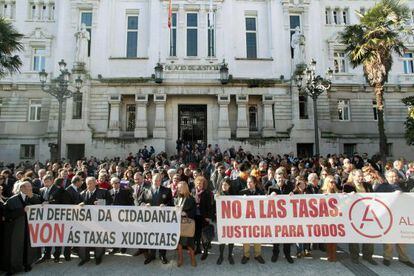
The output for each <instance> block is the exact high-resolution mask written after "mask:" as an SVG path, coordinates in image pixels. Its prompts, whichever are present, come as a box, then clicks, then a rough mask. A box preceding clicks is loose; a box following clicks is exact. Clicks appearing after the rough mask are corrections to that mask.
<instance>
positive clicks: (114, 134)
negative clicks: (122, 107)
mask: <svg viewBox="0 0 414 276" xmlns="http://www.w3.org/2000/svg"><path fill="white" fill-rule="evenodd" d="M107 136H108V137H110V138H119V136H121V132H120V131H119V130H109V131H108V133H107Z"/></svg>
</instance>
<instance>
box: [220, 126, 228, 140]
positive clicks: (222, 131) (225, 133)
mask: <svg viewBox="0 0 414 276" xmlns="http://www.w3.org/2000/svg"><path fill="white" fill-rule="evenodd" d="M218 138H219V139H230V138H231V131H230V128H219V129H218Z"/></svg>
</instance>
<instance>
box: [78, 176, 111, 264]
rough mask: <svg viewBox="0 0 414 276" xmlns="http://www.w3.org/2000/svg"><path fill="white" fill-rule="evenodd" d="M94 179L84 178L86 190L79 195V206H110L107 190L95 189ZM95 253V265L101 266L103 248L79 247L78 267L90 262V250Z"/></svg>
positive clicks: (103, 253) (109, 196)
mask: <svg viewBox="0 0 414 276" xmlns="http://www.w3.org/2000/svg"><path fill="white" fill-rule="evenodd" d="M96 185H97V184H96V179H95V177H92V176H90V177H87V178H86V190H85V191H83V192H82V193H81V198H82V202H81V203H80V204H81V206H83V205H111V203H112V197H111V195H110V194H109V192H108V190H104V189H100V188H97V187H96ZM92 249H93V250H94V251H95V263H96V265H99V264H101V262H102V257H103V255H105V248H104V247H95V248H89V247H80V248H79V257H80V259H81V261H80V262H79V264H78V266H82V265H84V264H85V263H87V262H89V261H90V250H92Z"/></svg>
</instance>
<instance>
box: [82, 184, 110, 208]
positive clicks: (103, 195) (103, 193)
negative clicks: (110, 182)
mask: <svg viewBox="0 0 414 276" xmlns="http://www.w3.org/2000/svg"><path fill="white" fill-rule="evenodd" d="M87 191H88V190H84V191H83V192H82V193H81V198H82V202H83V203H84V204H85V205H95V201H97V200H98V199H104V200H105V205H111V204H112V197H111V195H110V194H109V191H108V190H105V189H100V188H96V190H95V192H94V193H93V194H92V195H91V196H90V198H89V199H88V198H87Z"/></svg>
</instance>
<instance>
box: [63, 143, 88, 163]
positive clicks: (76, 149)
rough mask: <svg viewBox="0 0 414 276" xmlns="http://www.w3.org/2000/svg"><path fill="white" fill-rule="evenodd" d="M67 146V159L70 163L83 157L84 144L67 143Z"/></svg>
mask: <svg viewBox="0 0 414 276" xmlns="http://www.w3.org/2000/svg"><path fill="white" fill-rule="evenodd" d="M67 147H68V159H69V160H70V162H71V163H75V162H76V161H78V160H80V159H82V158H84V157H85V144H67Z"/></svg>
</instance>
